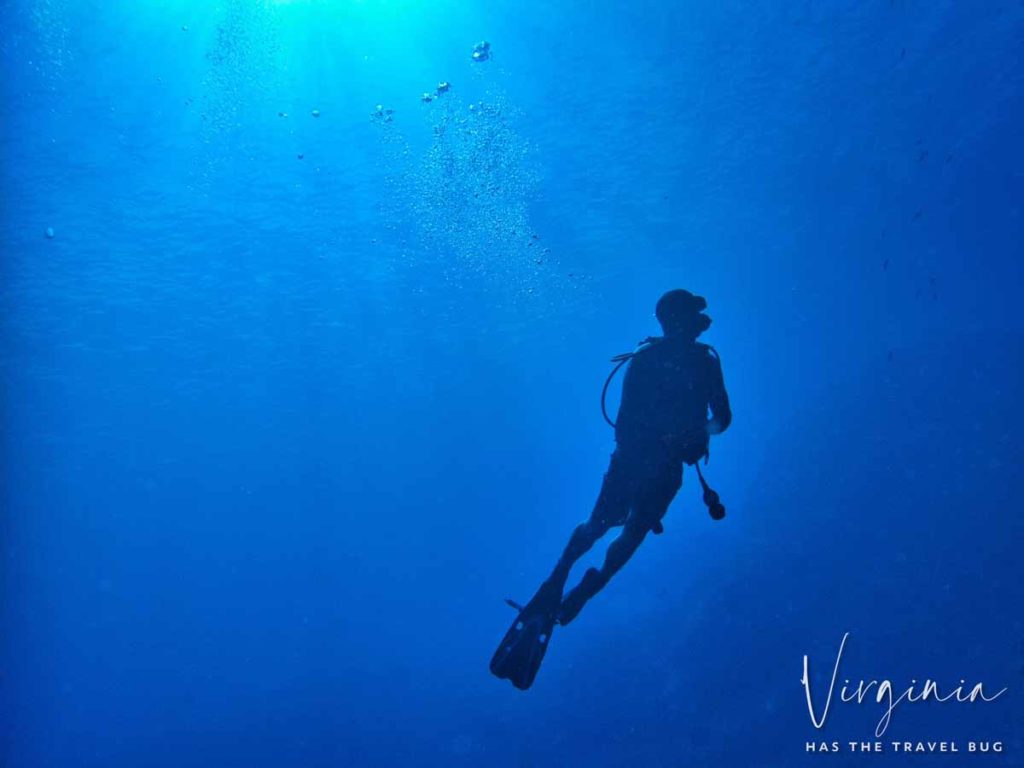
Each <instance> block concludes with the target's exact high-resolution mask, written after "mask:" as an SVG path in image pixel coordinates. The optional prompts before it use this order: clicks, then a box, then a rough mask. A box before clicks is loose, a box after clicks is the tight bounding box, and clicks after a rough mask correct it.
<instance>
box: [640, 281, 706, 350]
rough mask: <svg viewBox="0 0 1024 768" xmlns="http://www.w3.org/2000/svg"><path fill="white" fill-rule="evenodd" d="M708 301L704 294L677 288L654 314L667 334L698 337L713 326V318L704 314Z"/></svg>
mask: <svg viewBox="0 0 1024 768" xmlns="http://www.w3.org/2000/svg"><path fill="white" fill-rule="evenodd" d="M707 306H708V303H707V301H705V300H704V297H703V296H694V295H693V294H692V293H690V292H689V291H684V290H682V289H681V288H677V289H676V290H674V291H669V292H668V293H666V294H665V295H664V296H662V297H661V298H660V299H658V304H657V306H656V307H655V308H654V316H655V317H656V318H658V322H659V323H661V328H662V330H663V331H665V335H666V336H688V337H689V338H691V339H696V338H697V337H698V336H700V335H701V334H702V333H704V331H706V330H707V329H708V328H710V327H711V318H710V317H708V316H707V315H705V314H703V312H704V310H705V309H707Z"/></svg>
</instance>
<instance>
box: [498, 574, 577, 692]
mask: <svg viewBox="0 0 1024 768" xmlns="http://www.w3.org/2000/svg"><path fill="white" fill-rule="evenodd" d="M506 602H508V603H509V605H511V606H513V607H515V608H519V615H518V616H516V619H515V621H513V622H512V626H511V627H509V629H508V632H506V633H505V637H504V638H502V641H501V645H499V646H498V650H496V651H495V652H494V656H493V657H492V658H491V673H492V674H494V676H495V677H500V678H502V679H505V680H510V681H511V682H512V685H514V686H515V687H516V688H518V689H519V690H521V691H525V690H526V689H527V688H529V687H530V686H531V685H533V679H534V678H535V677H536V676H537V670H539V669H540V664H541V662H542V661H544V654H545V653H546V652H547V650H548V645H549V644H550V642H551V631H552V630H553V629H554V628H555V623H556V621H557V617H558V608H559V606H560V605H561V604H562V590H561V588H560V587H559V586H558V585H557V584H552V583H549V582H544V583H543V584H542V585H541V587H540V589H538V590H537V594H536V595H534V596H533V599H532V600H530V602H529V603H527V604H526V607H525V608H520V607H519V606H517V605H516V604H515V603H513V602H512V601H511V600H508V601H506Z"/></svg>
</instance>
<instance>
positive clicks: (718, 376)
mask: <svg viewBox="0 0 1024 768" xmlns="http://www.w3.org/2000/svg"><path fill="white" fill-rule="evenodd" d="M708 365H709V366H710V373H709V375H710V378H711V398H710V401H709V402H708V407H709V408H710V409H711V418H710V419H708V423H707V430H708V434H709V435H719V434H721V433H722V432H725V430H727V429H728V428H729V425H730V424H731V423H732V409H731V408H730V407H729V394H728V393H727V392H726V391H725V379H724V378H723V377H722V363H721V362H720V361H719V359H718V357H717V356H714V357H711V358H710V359H709V361H708Z"/></svg>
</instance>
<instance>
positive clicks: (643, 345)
mask: <svg viewBox="0 0 1024 768" xmlns="http://www.w3.org/2000/svg"><path fill="white" fill-rule="evenodd" d="M659 341H661V337H660V336H648V337H647V338H646V339H644V340H643V341H641V342H640V343H639V344H638V345H637V348H636V349H634V350H633V351H632V352H625V353H623V354H621V355H615V357H613V358H612V359H611V362H613V363H615V367H614V368H612V370H611V373H609V374H608V378H607V379H605V381H604V387H602V388H601V415H602V416H604V420H605V421H606V422H608V425H609V426H610V427H611V428H612V429H615V422H614V421H612V419H611V417H610V416H609V415H608V408H607V405H606V400H607V399H608V387H610V386H611V383H612V381H613V380H614V379H615V375H616V374H617V373H618V372H619V371H620V370H621V369H622V367H623V366H624V365H625V364H626V363H628V362H629V361H630V360H632V359H633V358H634V357H636V356H637V355H639V354H641V353H642V352H643V351H644V350H647V349H650V348H651V347H652V346H653V345H654V344H656V343H658V342H659ZM703 346H706V347H707V348H708V351H709V352H710V353H711V354H713V355H714V356H715V357H716V358H717V357H718V351H717V350H716V349H715V348H714V347H712V346H711V345H708V344H705V345H703ZM708 458H709V454H707V453H705V454H704V456H703V459H704V463H705V464H707V463H708ZM693 466H694V467H695V468H696V469H697V479H698V480H700V487H701V489H702V491H703V494H702V497H703V500H704V506H706V507H707V508H708V514H709V515H710V516H711V519H712V520H721V519H722V518H724V517H725V505H724V504H722V501H721V498H720V497H719V495H718V492H717V491H715V490H714V489H713V488H712V487H711V486H710V485H708V482H707V480H705V479H704V473H703V472H701V469H700V460H699V459H698V460H697V461H696V462H694V464H693ZM664 531H665V528H664V527H663V526H662V524H661V521H660V520H658V521H656V522H655V523H654V525H652V526H651V532H652V533H655V534H659V533H664Z"/></svg>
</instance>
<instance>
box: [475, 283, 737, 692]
mask: <svg viewBox="0 0 1024 768" xmlns="http://www.w3.org/2000/svg"><path fill="white" fill-rule="evenodd" d="M706 308H707V302H706V301H705V300H704V298H703V297H701V296H695V295H694V294H692V293H690V292H689V291H684V290H673V291H669V292H668V293H666V294H665V295H664V296H662V297H661V298H660V299H659V300H658V304H657V307H656V308H655V316H656V317H657V319H658V322H659V323H660V324H661V327H662V330H663V331H664V336H660V337H648V338H647V339H645V340H644V341H642V342H641V343H640V346H639V347H638V348H637V349H636V350H635V351H634V352H631V353H628V354H625V355H618V356H616V357H614V358H612V361H613V362H616V363H618V365H617V366H616V367H615V369H614V370H613V371H612V373H611V375H609V377H608V381H606V382H605V387H604V391H603V392H602V395H601V407H602V411H604V397H605V394H606V393H607V390H608V385H609V383H610V382H611V380H612V377H613V376H614V375H615V373H616V372H617V371H618V370H619V368H621V367H622V366H623V365H626V366H627V368H626V376H625V380H624V381H623V385H622V399H621V404H620V406H619V414H618V419H617V420H616V421H614V422H613V421H612V420H611V419H610V418H609V417H608V415H607V412H605V419H606V420H607V421H608V423H609V424H611V425H612V426H613V427H614V428H615V442H616V448H615V451H614V452H613V453H612V456H611V462H610V464H609V466H608V471H607V472H606V473H605V476H604V482H603V484H602V486H601V491H600V493H599V495H598V497H597V503H596V504H595V505H594V509H593V511H592V512H591V515H590V518H589V519H588V520H587V521H586V522H584V523H581V524H580V525H579V526H577V528H576V530H575V531H573V534H572V536H571V537H570V539H569V543H568V544H567V545H566V547H565V550H564V551H563V552H562V556H561V557H560V558H559V560H558V563H557V564H556V565H555V568H554V571H553V572H552V573H551V575H550V576H549V577H548V579H547V580H546V581H545V582H544V583H543V584H542V585H541V587H540V589H539V590H538V591H537V593H536V594H535V595H534V597H533V599H531V600H530V602H529V603H527V604H526V606H521V605H519V604H517V603H515V602H513V601H511V600H507V601H506V602H508V603H509V605H511V606H512V607H513V608H515V609H516V610H517V611H518V615H517V617H516V619H515V621H513V622H512V626H511V627H510V628H509V630H508V632H506V634H505V637H504V638H503V639H502V641H501V644H500V645H499V646H498V650H497V651H496V652H495V654H494V657H493V658H492V659H491V672H492V673H493V674H495V675H496V676H497V677H500V678H507V679H508V680H510V681H511V682H512V684H513V685H514V686H516V687H517V688H520V689H522V690H525V689H527V688H529V687H530V685H532V683H533V680H534V678H535V677H536V675H537V670H538V669H539V668H540V664H541V662H542V661H543V659H544V654H545V652H546V651H547V647H548V645H549V641H550V639H551V632H552V630H553V629H554V626H555V624H556V623H557V624H560V625H563V626H564V625H566V624H568V623H569V622H571V621H572V620H573V619H574V618H576V616H577V615H578V614H579V612H580V611H581V610H582V608H583V606H584V605H585V604H586V603H587V601H588V600H590V598H592V597H593V596H594V595H596V594H597V593H598V592H599V591H600V590H601V589H602V588H603V587H604V586H605V585H606V584H607V583H608V581H609V580H610V579H611V577H612V576H614V575H615V573H617V572H618V571H619V569H620V568H622V566H623V565H625V564H626V561H628V560H629V558H630V557H632V555H633V553H634V552H636V550H637V548H638V547H639V546H640V544H641V543H642V542H643V540H644V538H645V537H646V536H647V533H648V532H653V533H661V532H662V524H661V519H662V518H663V517H664V515H665V513H666V511H667V510H668V507H669V504H671V502H672V499H673V498H674V497H675V495H676V492H677V491H678V490H679V489H680V487H682V482H683V465H684V464H690V465H693V466H695V467H696V469H697V474H698V478H699V479H700V484H701V486H702V488H703V491H704V502H705V504H707V506H708V511H709V512H710V514H711V516H712V518H714V519H716V520H717V519H721V518H722V517H724V515H725V507H723V506H722V505H721V503H720V502H719V500H718V494H717V493H715V492H714V491H713V490H711V488H709V487H708V485H707V483H706V482H705V480H704V476H703V474H702V473H701V471H700V465H699V464H698V462H699V461H700V460H701V459H706V457H707V456H708V448H709V444H710V439H711V436H712V435H717V434H720V433H721V432H723V431H724V430H725V429H726V428H727V427H728V426H729V424H730V422H731V421H732V412H731V410H730V408H729V396H728V394H727V393H726V391H725V383H724V380H723V377H722V367H721V363H720V361H719V359H718V354H717V353H716V352H715V350H714V348H712V347H710V346H708V345H707V344H701V343H699V342H698V341H697V338H698V337H699V336H700V335H701V334H702V333H704V331H706V330H707V329H708V327H710V325H711V318H710V317H708V316H707V315H706V314H704V310H705V309H706ZM709 413H710V415H709ZM618 526H621V527H622V532H621V533H620V534H619V536H618V537H617V538H616V539H615V540H614V541H613V542H612V543H611V545H610V546H609V547H608V551H607V553H606V555H605V559H604V563H603V565H602V566H601V567H600V568H590V569H588V570H587V572H586V573H585V574H584V575H583V578H582V580H581V581H580V583H579V584H578V585H577V586H575V587H574V588H573V589H572V590H570V591H569V592H568V594H564V595H563V592H564V590H565V585H566V582H567V581H568V579H569V571H570V570H571V568H572V566H573V564H574V563H575V562H576V561H577V560H579V558H580V557H582V556H583V555H584V554H585V553H586V552H588V551H589V550H590V548H591V547H592V546H593V545H594V544H595V543H596V542H597V541H598V539H600V538H601V537H602V536H604V535H605V534H606V533H607V532H608V531H609V530H610V529H611V528H613V527H618Z"/></svg>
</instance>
